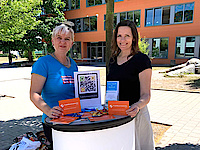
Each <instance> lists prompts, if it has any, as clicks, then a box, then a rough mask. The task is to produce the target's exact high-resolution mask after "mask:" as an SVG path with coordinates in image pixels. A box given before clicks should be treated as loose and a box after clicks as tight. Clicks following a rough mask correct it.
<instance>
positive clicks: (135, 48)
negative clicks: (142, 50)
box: [111, 20, 139, 60]
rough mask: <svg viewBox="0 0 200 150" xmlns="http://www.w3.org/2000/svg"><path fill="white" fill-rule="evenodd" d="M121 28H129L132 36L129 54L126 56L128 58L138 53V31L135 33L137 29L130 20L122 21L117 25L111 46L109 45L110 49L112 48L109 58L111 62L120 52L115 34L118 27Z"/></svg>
mask: <svg viewBox="0 0 200 150" xmlns="http://www.w3.org/2000/svg"><path fill="white" fill-rule="evenodd" d="M121 26H128V27H130V28H131V32H132V35H133V41H132V48H131V53H130V54H129V55H128V57H130V56H133V55H135V54H136V53H138V51H139V47H138V31H137V27H136V25H135V23H134V22H133V21H130V20H123V21H121V22H119V23H118V24H117V26H116V28H115V31H114V33H113V38H112V44H111V48H112V54H111V58H112V60H114V58H115V57H117V56H118V55H119V53H120V52H121V50H120V48H119V47H118V45H117V33H118V29H119V27H121ZM128 57H127V58H128Z"/></svg>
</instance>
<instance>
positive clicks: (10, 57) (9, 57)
mask: <svg viewBox="0 0 200 150" xmlns="http://www.w3.org/2000/svg"><path fill="white" fill-rule="evenodd" d="M8 60H9V65H12V54H11V53H10V50H9V55H8Z"/></svg>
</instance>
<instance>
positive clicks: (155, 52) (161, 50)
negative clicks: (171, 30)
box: [152, 38, 168, 58]
mask: <svg viewBox="0 0 200 150" xmlns="http://www.w3.org/2000/svg"><path fill="white" fill-rule="evenodd" d="M167 56H168V38H153V39H152V57H155V58H167Z"/></svg>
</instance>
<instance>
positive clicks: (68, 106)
mask: <svg viewBox="0 0 200 150" xmlns="http://www.w3.org/2000/svg"><path fill="white" fill-rule="evenodd" d="M59 106H60V107H61V108H62V109H63V114H64V115H67V114H72V113H78V112H81V104H80V99H79V98H73V99H67V100H61V101H59Z"/></svg>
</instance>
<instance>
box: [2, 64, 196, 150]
mask: <svg viewBox="0 0 200 150" xmlns="http://www.w3.org/2000/svg"><path fill="white" fill-rule="evenodd" d="M79 69H80V70H88V69H89V70H94V69H95V70H96V69H97V68H94V67H87V68H86V67H80V68H79ZM30 72H31V68H30V67H24V68H2V69H0V95H7V96H6V97H1V98H0V145H1V146H0V150H5V149H6V148H8V147H9V146H10V145H11V144H12V140H13V139H14V138H15V137H16V136H19V135H21V134H23V133H26V132H28V131H32V132H34V133H35V132H37V131H40V130H42V126H41V123H40V119H41V114H42V113H41V112H40V111H39V110H38V109H37V108H36V107H35V106H34V105H33V104H32V102H31V101H30V100H29V88H30V76H31V75H30ZM102 91H105V87H102ZM103 94H104V93H103V92H102V95H103ZM148 107H149V111H150V115H151V120H152V121H154V122H158V123H163V124H169V125H172V126H171V127H170V128H169V129H168V130H167V132H166V133H165V134H164V136H163V138H162V139H161V141H160V143H159V144H158V145H157V146H158V147H165V149H181V150H184V149H185V150H186V149H187V150H188V149H195V150H196V149H198V150H200V147H199V145H198V144H200V94H198V93H187V92H174V91H162V90H152V98H151V101H150V103H149V104H148ZM175 143H179V144H175ZM186 143H190V144H186ZM169 144H172V145H171V146H168V145H169ZM160 149H162V148H160Z"/></svg>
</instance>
